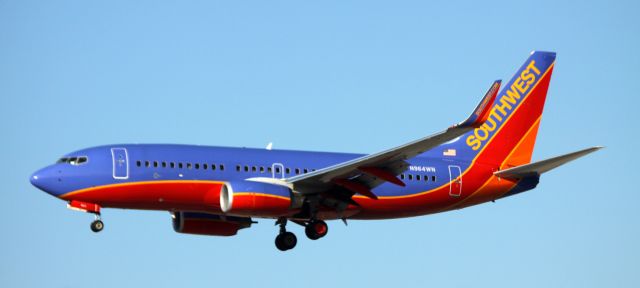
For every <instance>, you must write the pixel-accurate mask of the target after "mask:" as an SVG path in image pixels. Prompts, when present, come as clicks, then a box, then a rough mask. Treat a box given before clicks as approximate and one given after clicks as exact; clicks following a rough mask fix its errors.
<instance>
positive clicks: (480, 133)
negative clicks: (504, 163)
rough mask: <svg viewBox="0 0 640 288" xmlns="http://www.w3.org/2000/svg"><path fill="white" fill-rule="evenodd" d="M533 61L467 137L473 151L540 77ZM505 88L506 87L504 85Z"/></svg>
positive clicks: (507, 115)
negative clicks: (481, 122) (482, 121)
mask: <svg viewBox="0 0 640 288" xmlns="http://www.w3.org/2000/svg"><path fill="white" fill-rule="evenodd" d="M535 64H536V63H535V61H534V60H531V62H529V64H528V65H527V66H526V67H524V69H522V72H521V73H520V76H519V77H518V78H516V79H515V80H514V81H513V82H512V83H511V86H510V87H509V88H508V89H506V92H505V94H503V95H502V96H501V97H500V98H499V100H498V99H496V104H495V106H493V108H492V109H491V112H490V113H489V118H487V120H486V122H485V123H484V124H482V126H480V127H479V128H476V129H474V131H473V134H471V135H469V136H468V137H467V140H466V142H467V145H468V146H469V147H471V149H473V150H474V151H477V150H478V149H480V148H481V147H482V145H483V144H484V143H485V142H486V141H487V139H489V138H490V136H491V134H492V133H493V132H494V131H495V130H496V128H498V127H499V126H500V125H502V123H503V122H504V120H505V119H507V118H509V115H510V114H511V112H512V111H513V109H514V108H515V107H517V106H518V104H519V103H520V102H521V99H522V97H525V96H526V95H527V93H529V92H530V90H531V89H532V88H533V85H534V83H535V82H536V80H538V78H540V74H541V72H540V69H538V68H537V67H536V65H535ZM505 88H506V87H505Z"/></svg>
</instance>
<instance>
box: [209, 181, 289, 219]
mask: <svg viewBox="0 0 640 288" xmlns="http://www.w3.org/2000/svg"><path fill="white" fill-rule="evenodd" d="M293 195H294V194H293V193H292V191H291V189H289V187H287V186H282V185H276V184H270V183H264V182H254V181H236V182H229V183H225V184H224V185H223V186H222V188H221V190H220V207H221V208H222V212H224V213H228V214H230V215H238V216H260V217H279V216H282V215H283V214H285V213H287V212H289V211H290V210H291V209H292V197H293Z"/></svg>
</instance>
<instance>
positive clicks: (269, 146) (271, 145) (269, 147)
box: [267, 142, 273, 150]
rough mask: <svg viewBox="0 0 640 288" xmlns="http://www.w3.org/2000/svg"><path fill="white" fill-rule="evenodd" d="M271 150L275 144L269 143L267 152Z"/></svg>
mask: <svg viewBox="0 0 640 288" xmlns="http://www.w3.org/2000/svg"><path fill="white" fill-rule="evenodd" d="M271 148H273V142H269V144H267V150H271Z"/></svg>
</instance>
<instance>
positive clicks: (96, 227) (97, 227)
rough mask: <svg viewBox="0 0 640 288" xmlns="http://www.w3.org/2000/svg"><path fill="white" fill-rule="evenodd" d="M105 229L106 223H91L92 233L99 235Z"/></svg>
mask: <svg viewBox="0 0 640 288" xmlns="http://www.w3.org/2000/svg"><path fill="white" fill-rule="evenodd" d="M103 228H104V223H102V221H101V220H95V221H93V222H91V231H93V232H95V233H98V232H100V231H102V229H103Z"/></svg>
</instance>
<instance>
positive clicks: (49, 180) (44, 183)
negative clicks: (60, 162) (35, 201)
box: [29, 167, 62, 196]
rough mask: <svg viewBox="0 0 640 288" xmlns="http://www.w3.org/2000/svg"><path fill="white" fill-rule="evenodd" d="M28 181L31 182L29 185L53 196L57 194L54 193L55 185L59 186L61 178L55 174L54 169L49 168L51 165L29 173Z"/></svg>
mask: <svg viewBox="0 0 640 288" xmlns="http://www.w3.org/2000/svg"><path fill="white" fill-rule="evenodd" d="M29 181H30V182H31V185H33V186H35V187H37V188H38V189H40V190H42V191H44V192H47V193H49V194H51V195H53V196H58V195H57V194H58V193H56V190H57V189H56V187H59V186H60V182H62V178H61V177H60V175H56V173H55V171H54V170H53V169H51V167H46V168H43V169H40V170H38V171H36V172H34V173H33V174H31V178H30V179H29Z"/></svg>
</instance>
